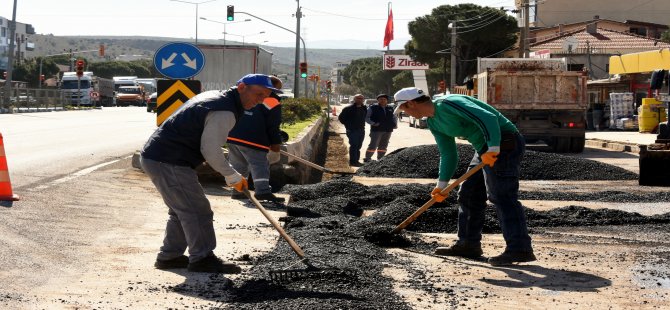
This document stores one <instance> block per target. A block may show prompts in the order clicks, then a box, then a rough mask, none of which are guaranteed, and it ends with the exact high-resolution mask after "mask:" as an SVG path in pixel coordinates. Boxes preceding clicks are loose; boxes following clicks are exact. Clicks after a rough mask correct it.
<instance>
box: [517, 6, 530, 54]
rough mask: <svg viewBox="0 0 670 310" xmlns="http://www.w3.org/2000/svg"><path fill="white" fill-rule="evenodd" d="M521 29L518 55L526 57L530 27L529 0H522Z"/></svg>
mask: <svg viewBox="0 0 670 310" xmlns="http://www.w3.org/2000/svg"><path fill="white" fill-rule="evenodd" d="M522 13H523V29H521V41H519V42H520V44H519V57H521V58H528V50H529V48H528V46H529V45H530V42H529V40H528V28H529V27H530V21H529V19H530V0H523V12H522Z"/></svg>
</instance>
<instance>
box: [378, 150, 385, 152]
mask: <svg viewBox="0 0 670 310" xmlns="http://www.w3.org/2000/svg"><path fill="white" fill-rule="evenodd" d="M377 152H386V150H377Z"/></svg>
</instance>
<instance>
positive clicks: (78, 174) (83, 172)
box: [35, 156, 132, 190]
mask: <svg viewBox="0 0 670 310" xmlns="http://www.w3.org/2000/svg"><path fill="white" fill-rule="evenodd" d="M131 157H132V156H127V157H124V158H123V159H126V158H131ZM119 160H121V159H115V160H112V161H108V162H106V163H102V164H98V165H95V166H91V167H88V168H84V169H82V170H79V171H77V172H75V173H72V174H70V175H67V176H64V177H62V178H60V179H56V180H54V181H51V182H50V183H48V184H44V185H40V186H38V187H36V188H35V189H36V190H43V189H47V188H49V187H52V186H55V185H58V184H61V183H65V182H67V181H71V180H74V179H76V178H78V177H83V176H85V175H87V174H89V173H91V172H93V171H95V170H98V169H100V168H102V167H104V166H108V165H111V164H113V163H115V162H117V161H119Z"/></svg>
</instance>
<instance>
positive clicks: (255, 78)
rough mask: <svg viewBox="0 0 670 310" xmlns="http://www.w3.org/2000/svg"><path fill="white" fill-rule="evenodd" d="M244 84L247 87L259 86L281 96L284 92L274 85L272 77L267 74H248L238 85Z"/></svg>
mask: <svg viewBox="0 0 670 310" xmlns="http://www.w3.org/2000/svg"><path fill="white" fill-rule="evenodd" d="M240 83H244V84H245V85H259V86H263V87H265V88H267V89H269V90H272V91H273V92H275V93H279V94H281V93H282V91H281V90H279V89H277V88H275V87H274V85H272V80H271V79H270V76H268V75H265V74H247V75H245V76H243V77H242V78H241V79H239V80H238V81H237V84H240Z"/></svg>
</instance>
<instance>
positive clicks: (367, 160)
mask: <svg viewBox="0 0 670 310" xmlns="http://www.w3.org/2000/svg"><path fill="white" fill-rule="evenodd" d="M371 160H372V159H371V158H365V159H363V162H364V163H369V162H370V161H371Z"/></svg>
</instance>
